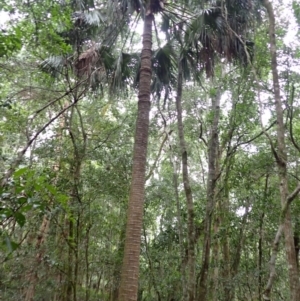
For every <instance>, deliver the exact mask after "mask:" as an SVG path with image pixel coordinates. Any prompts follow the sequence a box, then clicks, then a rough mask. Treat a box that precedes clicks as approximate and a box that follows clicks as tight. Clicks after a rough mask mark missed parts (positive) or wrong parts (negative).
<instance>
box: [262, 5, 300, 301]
mask: <svg viewBox="0 0 300 301" xmlns="http://www.w3.org/2000/svg"><path fill="white" fill-rule="evenodd" d="M263 5H264V6H265V8H266V9H267V12H268V15H269V41H270V53H271V68H272V76H273V89H274V97H275V108H276V117H277V151H276V152H275V151H274V150H273V152H274V154H275V158H276V161H277V168H278V177H279V182H280V183H279V189H280V199H281V206H282V219H281V225H280V227H279V229H278V232H277V234H276V238H275V241H274V246H273V254H272V258H271V262H270V265H271V267H270V269H271V272H270V278H269V281H268V284H267V287H266V290H265V292H264V299H265V300H270V294H271V288H272V284H273V281H274V278H275V259H276V253H277V252H278V247H279V240H280V236H281V233H282V232H283V233H284V238H285V249H286V257H287V264H288V272H289V285H290V294H291V295H290V300H291V301H299V300H300V285H299V277H298V269H297V262H296V254H295V245H294V240H293V228H292V222H291V214H290V209H289V206H288V205H289V203H290V202H289V197H288V177H287V151H286V144H285V127H284V119H283V107H282V101H281V96H280V86H279V76H278V71H277V53H276V37H275V16H274V10H273V6H272V3H271V2H270V1H268V0H264V1H263Z"/></svg>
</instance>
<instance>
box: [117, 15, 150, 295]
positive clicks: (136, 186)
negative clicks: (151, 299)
mask: <svg viewBox="0 0 300 301" xmlns="http://www.w3.org/2000/svg"><path fill="white" fill-rule="evenodd" d="M152 22H153V14H152V13H148V14H147V15H146V16H145V20H144V33H143V50H142V58H141V69H140V82H139V95H138V116H137V122H136V132H135V143H134V150H133V167H132V180H131V187H130V195H129V202H128V210H127V224H126V234H125V248H124V258H123V266H122V273H121V285H120V292H119V300H120V301H136V300H137V297H138V276H139V256H140V247H141V230H142V222H143V207H144V196H145V171H146V157H147V144H148V132H149V113H150V86H151V71H152V70H151V55H152Z"/></svg>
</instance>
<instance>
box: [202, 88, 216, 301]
mask: <svg viewBox="0 0 300 301" xmlns="http://www.w3.org/2000/svg"><path fill="white" fill-rule="evenodd" d="M220 100H221V91H220V90H218V91H217V94H216V95H215V97H213V98H212V112H213V114H214V117H213V122H212V127H211V133H210V139H209V145H208V178H207V193H206V197H207V201H206V212H205V225H204V241H203V252H202V267H201V274H200V282H199V295H198V300H199V301H205V300H207V282H208V273H209V261H210V248H211V222H212V213H213V208H214V199H215V188H216V161H217V158H218V148H219V137H218V125H219V118H220Z"/></svg>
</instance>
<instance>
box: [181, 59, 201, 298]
mask: <svg viewBox="0 0 300 301" xmlns="http://www.w3.org/2000/svg"><path fill="white" fill-rule="evenodd" d="M181 98H182V64H181V61H180V60H179V64H178V77H177V97H176V108H177V124H178V135H179V140H180V151H181V156H182V178H183V185H184V191H185V196H186V204H187V211H188V279H187V291H188V300H189V301H194V298H195V288H196V280H195V226H194V203H193V194H192V189H191V186H190V180H189V172H188V155H187V149H186V143H185V139H184V132H183V122H182V106H181Z"/></svg>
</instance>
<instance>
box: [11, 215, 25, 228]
mask: <svg viewBox="0 0 300 301" xmlns="http://www.w3.org/2000/svg"><path fill="white" fill-rule="evenodd" d="M14 216H15V219H16V222H17V223H18V224H19V225H20V227H23V226H24V225H25V222H26V217H25V215H24V214H22V213H20V212H15V213H14Z"/></svg>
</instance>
